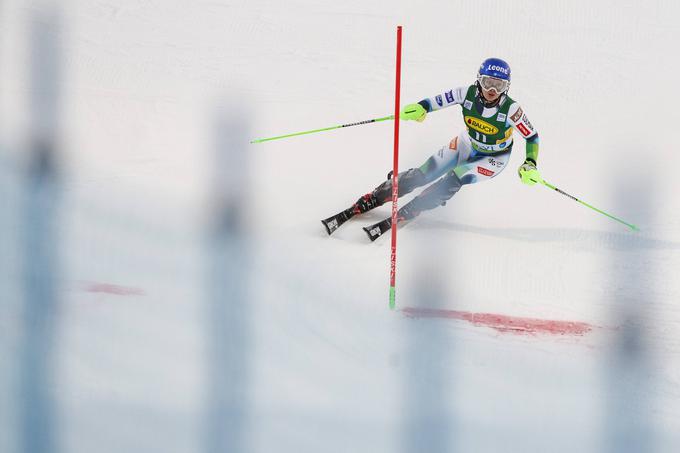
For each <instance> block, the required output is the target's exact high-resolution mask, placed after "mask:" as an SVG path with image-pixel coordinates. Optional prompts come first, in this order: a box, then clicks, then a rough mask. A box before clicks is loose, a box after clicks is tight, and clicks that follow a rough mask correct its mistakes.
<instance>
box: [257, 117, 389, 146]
mask: <svg viewBox="0 0 680 453" xmlns="http://www.w3.org/2000/svg"><path fill="white" fill-rule="evenodd" d="M393 119H394V115H390V116H385V117H383V118H373V119H370V120H366V121H359V122H358V123H349V124H341V125H339V126H331V127H324V128H322V129H314V130H311V131H304V132H294V133H292V134H286V135H278V136H276V137H269V138H257V139H255V140H251V141H250V143H262V142H268V141H270V140H279V139H281V138H288V137H296V136H298V135H305V134H315V133H317V132H324V131H330V130H333V129H340V128H342V127H350V126H359V125H361V124H369V123H377V122H379V121H387V120H393Z"/></svg>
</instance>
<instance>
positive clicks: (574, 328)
mask: <svg viewBox="0 0 680 453" xmlns="http://www.w3.org/2000/svg"><path fill="white" fill-rule="evenodd" d="M401 311H402V313H404V314H405V315H406V316H408V317H409V318H445V319H457V320H462V321H467V322H469V323H472V324H474V325H475V326H483V327H490V328H492V329H495V330H497V331H499V332H503V333H515V334H549V335H584V334H586V333H588V332H590V331H591V330H593V326H592V325H591V324H588V323H585V322H576V321H555V320H550V319H535V318H519V317H515V316H506V315H497V314H493V313H471V312H468V311H457V310H439V309H434V308H415V307H407V308H404V309H402V310H401Z"/></svg>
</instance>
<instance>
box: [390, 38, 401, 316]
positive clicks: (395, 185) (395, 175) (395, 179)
mask: <svg viewBox="0 0 680 453" xmlns="http://www.w3.org/2000/svg"><path fill="white" fill-rule="evenodd" d="M396 73H397V76H396V83H395V93H394V167H393V169H392V253H391V255H390V310H394V307H395V282H396V276H397V213H398V211H399V206H398V204H397V202H398V200H399V111H400V110H401V109H400V105H401V102H400V99H399V97H400V94H401V25H399V26H397V70H396Z"/></svg>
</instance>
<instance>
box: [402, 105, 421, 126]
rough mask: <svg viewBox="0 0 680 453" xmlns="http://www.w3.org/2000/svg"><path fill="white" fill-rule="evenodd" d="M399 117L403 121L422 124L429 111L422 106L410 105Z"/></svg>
mask: <svg viewBox="0 0 680 453" xmlns="http://www.w3.org/2000/svg"><path fill="white" fill-rule="evenodd" d="M399 116H400V117H401V119H403V120H416V121H418V122H419V123H422V122H423V121H425V117H426V116H427V110H425V107H423V106H422V105H420V104H409V105H407V106H406V107H404V108H403V109H402V111H401V113H400V114H399Z"/></svg>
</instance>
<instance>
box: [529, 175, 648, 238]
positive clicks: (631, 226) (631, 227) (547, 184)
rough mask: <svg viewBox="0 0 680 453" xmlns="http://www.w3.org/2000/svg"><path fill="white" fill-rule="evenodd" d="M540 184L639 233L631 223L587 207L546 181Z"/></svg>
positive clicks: (587, 205)
mask: <svg viewBox="0 0 680 453" xmlns="http://www.w3.org/2000/svg"><path fill="white" fill-rule="evenodd" d="M541 183H542V184H543V185H544V186H546V187H548V188H550V189H552V190H554V191H555V192H559V193H561V194H562V195H565V196H567V197H569V198H571V199H572V200H574V201H578V202H579V203H581V204H582V205H583V206H586V207H588V208H590V209H592V210H593V211H597V212H599V213H600V214H604V215H606V216H607V217H609V218H610V219H613V220H616V221H617V222H620V223H622V224H624V225H626V226H627V227H628V228H630V229H631V230H633V231H640V229H639V228H638V227H636V226H635V225H633V224H632V223H628V222H624V221H623V220H621V219H619V218H617V217H614V216H613V215H611V214H607V213H606V212H604V211H602V210H601V209H597V208H596V207H594V206H591V205H589V204H588V203H586V202H585V201H581V200H579V199H578V198H576V197H575V196H573V195H569V194H568V193H567V192H565V191H563V190H561V189H558V188H557V187H555V186H553V185H552V184H550V183H549V182H547V181H544V180H541Z"/></svg>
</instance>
